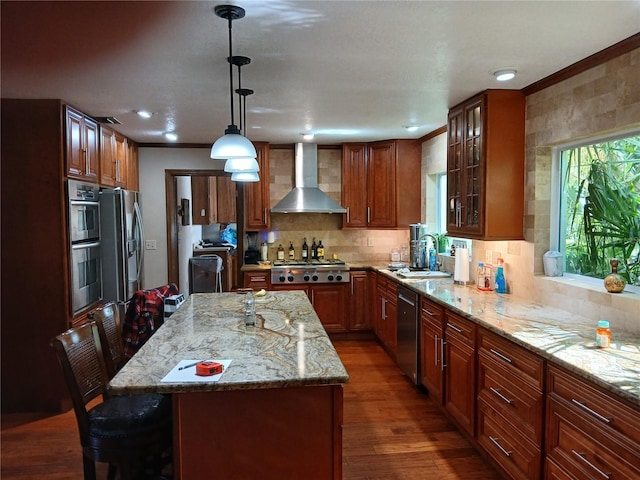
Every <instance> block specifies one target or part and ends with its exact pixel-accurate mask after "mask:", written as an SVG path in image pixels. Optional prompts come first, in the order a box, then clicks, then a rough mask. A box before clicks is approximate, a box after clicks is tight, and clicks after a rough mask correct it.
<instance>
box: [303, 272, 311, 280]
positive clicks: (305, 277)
mask: <svg viewBox="0 0 640 480" xmlns="http://www.w3.org/2000/svg"><path fill="white" fill-rule="evenodd" d="M309 278H310V277H309V274H308V273H305V274H304V277H302V279H303V280H304V281H305V282H308V281H309Z"/></svg>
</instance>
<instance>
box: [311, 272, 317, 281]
mask: <svg viewBox="0 0 640 480" xmlns="http://www.w3.org/2000/svg"><path fill="white" fill-rule="evenodd" d="M311 280H313V281H314V282H317V281H318V274H317V273H314V274H313V276H312V277H311Z"/></svg>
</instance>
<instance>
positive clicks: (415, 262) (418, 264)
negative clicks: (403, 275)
mask: <svg viewBox="0 0 640 480" xmlns="http://www.w3.org/2000/svg"><path fill="white" fill-rule="evenodd" d="M425 237H430V238H431V240H432V241H433V247H434V248H435V249H436V250H437V248H438V239H437V238H436V237H435V235H433V234H431V233H424V234H422V235H421V236H420V237H419V238H418V240H416V241H415V245H411V247H412V249H415V250H414V251H413V259H412V262H411V266H412V267H414V268H424V267H428V266H429V261H428V259H426V262H423V260H422V259H425V255H424V251H425V249H426V247H427V245H426V244H424V245H423V243H422V242H423V240H424V238H425ZM425 263H426V265H425ZM437 266H438V264H437V263H436V268H437Z"/></svg>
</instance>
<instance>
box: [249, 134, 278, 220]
mask: <svg viewBox="0 0 640 480" xmlns="http://www.w3.org/2000/svg"><path fill="white" fill-rule="evenodd" d="M254 146H255V147H256V152H257V154H258V155H257V157H256V160H257V161H258V165H259V166H260V172H258V174H259V175H260V181H258V182H252V183H245V184H244V208H245V230H246V231H247V232H256V231H260V230H268V229H269V228H270V226H271V215H270V213H269V208H271V204H270V202H271V199H270V195H269V144H268V143H267V142H254Z"/></svg>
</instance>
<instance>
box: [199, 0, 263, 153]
mask: <svg viewBox="0 0 640 480" xmlns="http://www.w3.org/2000/svg"><path fill="white" fill-rule="evenodd" d="M214 12H215V14H216V15H217V16H218V17H220V18H224V19H226V20H228V21H229V57H228V61H229V98H230V104H231V124H230V125H228V126H227V129H226V130H225V131H224V135H223V136H222V137H220V138H218V139H217V140H216V141H215V143H214V144H213V146H212V147H211V155H210V156H211V158H216V159H230V158H253V159H255V158H256V149H255V147H254V146H253V143H251V141H250V140H249V139H248V138H246V137H244V136H243V135H241V134H240V130H239V129H238V127H237V126H236V125H235V122H234V117H233V65H232V64H231V58H233V49H232V35H231V24H232V21H233V20H237V19H240V18H243V17H244V14H245V11H244V9H243V8H242V7H238V6H236V5H218V6H216V7H215V8H214Z"/></svg>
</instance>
